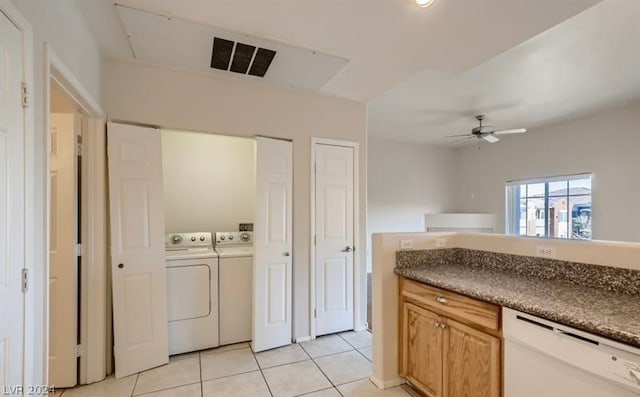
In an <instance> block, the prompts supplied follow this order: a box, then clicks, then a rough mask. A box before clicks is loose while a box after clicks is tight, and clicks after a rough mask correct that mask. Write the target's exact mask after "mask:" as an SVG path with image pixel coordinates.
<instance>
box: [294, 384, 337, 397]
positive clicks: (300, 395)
mask: <svg viewBox="0 0 640 397" xmlns="http://www.w3.org/2000/svg"><path fill="white" fill-rule="evenodd" d="M325 390H335V391H337V392H338V394H340V395H341V396H342V393H340V390H338V389H336V388H335V386H329V387H325V388H324V389H320V390H315V391H310V392H308V393H302V394H296V395H295V396H293V397H304V396H309V395H311V394H314V393H319V392H321V391H325Z"/></svg>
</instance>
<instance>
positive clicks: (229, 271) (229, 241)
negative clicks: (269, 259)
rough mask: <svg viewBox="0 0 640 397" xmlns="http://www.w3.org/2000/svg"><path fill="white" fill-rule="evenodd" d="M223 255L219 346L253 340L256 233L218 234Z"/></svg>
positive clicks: (217, 247)
mask: <svg viewBox="0 0 640 397" xmlns="http://www.w3.org/2000/svg"><path fill="white" fill-rule="evenodd" d="M215 249H216V252H217V253H218V256H219V257H220V273H219V274H220V345H228V344H232V343H238V342H247V341H250V340H251V332H252V331H251V325H252V320H253V318H252V314H253V310H252V308H253V232H218V233H216V248H215Z"/></svg>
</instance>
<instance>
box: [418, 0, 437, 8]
mask: <svg viewBox="0 0 640 397" xmlns="http://www.w3.org/2000/svg"><path fill="white" fill-rule="evenodd" d="M434 1H435V0H416V4H417V5H418V7H422V8H424V7H429V6H430V5H432V4H433V3H434Z"/></svg>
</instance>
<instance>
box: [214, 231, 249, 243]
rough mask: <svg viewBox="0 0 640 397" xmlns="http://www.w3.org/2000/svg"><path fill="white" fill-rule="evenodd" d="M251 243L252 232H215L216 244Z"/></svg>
mask: <svg viewBox="0 0 640 397" xmlns="http://www.w3.org/2000/svg"><path fill="white" fill-rule="evenodd" d="M251 244H253V232H216V246H228V245H251Z"/></svg>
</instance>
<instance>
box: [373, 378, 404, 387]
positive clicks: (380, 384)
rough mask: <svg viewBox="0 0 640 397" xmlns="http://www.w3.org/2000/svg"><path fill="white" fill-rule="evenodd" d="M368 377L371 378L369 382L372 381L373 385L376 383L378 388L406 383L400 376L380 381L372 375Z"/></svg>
mask: <svg viewBox="0 0 640 397" xmlns="http://www.w3.org/2000/svg"><path fill="white" fill-rule="evenodd" d="M369 379H370V380H371V382H373V384H374V385H376V387H378V389H390V388H392V387H396V386H400V385H403V384H405V383H406V382H405V380H404V379H402V378H395V379H391V380H387V381H381V380H378V379H376V378H374V377H373V376H370V377H369Z"/></svg>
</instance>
